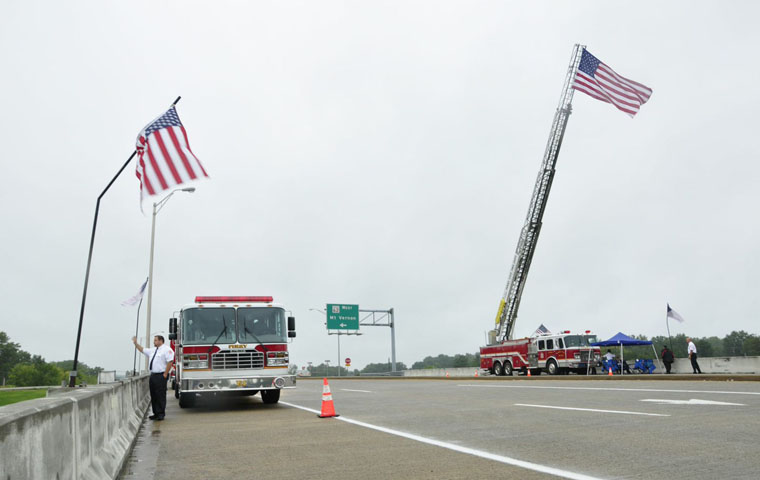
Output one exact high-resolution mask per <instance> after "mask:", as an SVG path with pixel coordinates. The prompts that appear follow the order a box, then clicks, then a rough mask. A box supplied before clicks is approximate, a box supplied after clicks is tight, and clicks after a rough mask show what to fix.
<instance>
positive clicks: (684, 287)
mask: <svg viewBox="0 0 760 480" xmlns="http://www.w3.org/2000/svg"><path fill="white" fill-rule="evenodd" d="M758 10H759V8H758V5H757V3H755V2H718V1H714V2H694V1H678V2H676V1H673V2H635V3H630V2H628V3H617V2H616V3H614V4H606V3H602V2H572V3H570V2H540V3H535V2H478V1H470V2H446V1H439V0H436V1H425V2H423V1H408V2H348V1H347V2H224V1H219V2H214V3H213V6H212V5H211V3H208V2H185V1H183V2H180V1H164V2H149V1H136V2H100V1H88V2H84V1H76V2H53V1H48V2H30V1H26V0H11V1H5V2H3V4H2V6H1V7H0V64H1V65H2V71H3V74H2V76H0V112H2V114H0V136H1V137H0V138H1V139H2V144H3V152H2V160H0V161H2V173H3V175H2V188H1V189H0V200H1V202H0V205H2V206H1V207H0V220H2V224H3V228H2V230H0V241H1V242H2V243H1V244H2V253H0V255H1V256H0V261H1V262H2V271H0V289H1V290H0V291H1V292H2V299H3V305H4V306H5V312H4V314H3V315H2V316H0V330H3V331H6V332H7V333H8V334H9V335H10V336H11V338H12V339H13V340H14V341H17V342H20V343H21V344H22V346H23V348H25V349H26V350H28V351H31V352H33V353H39V354H42V355H43V356H44V357H46V358H47V359H48V360H62V359H67V358H72V357H73V350H74V343H75V339H76V326H77V321H78V317H79V306H80V301H81V294H82V283H83V280H84V273H85V266H86V258H87V249H88V242H89V236H90V229H91V226H92V215H93V211H94V208H95V200H96V198H97V196H98V194H99V193H100V192H101V190H102V189H103V188H104V187H105V184H106V183H107V182H108V181H109V180H110V179H111V177H112V176H113V175H114V174H115V173H116V171H117V170H118V168H119V167H120V166H121V164H122V163H123V162H124V161H125V160H126V159H127V157H128V156H129V155H130V153H131V152H132V150H133V148H134V139H135V136H136V135H137V133H138V132H139V130H140V129H141V128H142V127H143V126H144V125H145V124H146V123H147V122H149V121H150V120H151V119H152V118H154V117H155V116H156V115H158V114H160V113H161V112H162V111H163V110H164V109H165V108H166V107H167V106H168V105H169V104H170V103H171V101H172V100H174V98H175V97H176V96H177V95H182V97H183V98H182V101H181V102H180V104H179V105H178V111H179V114H180V117H181V118H182V120H183V122H184V124H185V126H186V128H187V131H188V134H189V138H190V143H191V145H192V147H193V150H194V152H195V153H196V155H197V156H198V157H199V158H200V159H201V161H202V162H203V164H204V166H205V167H206V170H207V171H208V172H209V174H210V175H211V177H212V178H211V180H209V181H207V182H204V183H202V184H199V185H198V190H197V192H196V193H194V194H192V195H187V194H183V195H175V197H174V198H172V200H171V202H170V203H169V204H168V205H167V206H166V208H165V209H164V210H163V211H162V212H161V213H160V215H159V216H158V226H157V245H156V261H155V275H154V276H155V287H154V320H153V322H154V325H156V326H157V328H156V329H157V330H165V329H166V323H167V322H166V319H168V318H169V317H170V316H171V315H172V312H173V311H175V310H177V309H178V308H179V307H180V306H181V305H183V304H186V303H189V302H191V301H192V300H193V298H194V297H195V295H233V294H237V295H262V294H271V295H273V296H274V297H275V299H276V300H277V301H280V302H282V303H284V304H286V305H287V306H288V307H289V308H290V309H291V310H292V311H293V313H294V314H295V316H296V317H297V321H298V338H297V339H296V342H295V343H294V344H293V346H292V360H293V361H294V362H295V363H297V364H299V365H303V364H305V363H306V362H307V361H313V362H317V363H318V362H321V361H323V360H325V359H328V358H329V359H331V361H332V362H333V364H334V363H335V361H336V360H337V352H336V348H335V347H336V337H334V336H332V337H328V336H327V334H326V332H325V328H324V326H323V319H322V318H321V317H320V316H319V315H317V314H315V313H314V312H310V311H309V310H308V309H309V307H320V306H323V305H324V304H325V303H327V302H344V303H358V304H359V305H360V306H361V307H362V308H388V307H394V308H395V309H396V313H397V317H396V318H397V332H396V340H397V357H398V360H400V361H404V362H406V363H407V364H410V363H412V362H414V361H416V360H420V359H422V358H423V357H424V356H426V355H435V354H438V353H448V354H454V353H464V352H475V351H476V350H477V349H478V347H479V346H480V345H481V344H482V343H483V342H484V332H485V331H486V330H487V329H489V328H491V327H492V324H493V318H494V316H495V313H496V309H497V306H498V301H499V298H500V296H501V294H502V290H503V288H504V285H505V283H506V279H507V274H508V272H509V268H510V265H511V261H512V256H513V253H514V249H515V246H516V243H517V238H518V234H519V230H520V228H521V227H522V224H523V220H524V216H525V213H526V211H527V207H528V201H529V197H530V194H531V191H532V189H533V183H534V180H535V175H536V173H537V171H538V168H539V165H540V161H541V156H542V154H543V150H544V145H545V142H546V139H547V137H548V135H549V128H550V124H551V120H552V116H553V114H554V109H555V106H556V104H557V101H558V99H559V96H560V93H561V87H562V81H563V76H564V73H565V69H566V67H567V64H568V61H569V59H570V53H571V50H572V46H573V44H574V43H583V44H586V45H587V46H588V49H589V51H591V52H592V53H594V54H595V55H596V56H598V57H599V58H600V59H601V60H602V61H604V62H605V63H607V64H609V65H611V66H612V67H613V68H614V69H616V70H617V71H618V73H621V74H623V75H625V76H628V77H629V78H632V79H634V80H637V81H639V82H642V83H644V84H646V85H648V86H650V87H652V88H653V89H654V95H653V96H652V99H651V100H650V102H649V103H648V104H646V105H645V106H644V107H643V108H642V110H641V113H640V114H639V115H638V116H637V118H635V119H634V120H631V119H630V118H628V117H627V116H626V115H625V114H623V113H621V112H619V111H617V110H615V109H614V108H613V107H611V106H609V105H607V104H603V103H601V102H598V101H596V100H593V99H591V98H590V97H588V96H585V95H583V94H576V96H575V100H574V102H573V105H574V113H573V115H572V116H571V118H570V122H569V125H568V129H567V133H566V136H565V141H564V144H563V148H562V152H561V154H560V157H559V160H558V165H557V166H558V171H557V174H556V177H555V182H554V188H553V190H552V193H551V197H550V199H549V202H548V207H547V210H546V214H545V216H544V228H543V230H542V236H541V238H540V240H539V243H538V248H537V251H536V256H535V258H534V261H533V267H532V269H531V272H530V276H529V278H528V283H527V287H526V289H525V294H524V296H523V301H522V306H521V310H520V314H519V318H518V322H517V325H516V329H515V334H516V335H526V334H529V333H531V332H532V331H533V330H534V329H535V328H536V327H537V326H538V324H540V323H544V324H546V325H547V326H548V327H549V328H550V329H552V330H559V329H571V330H584V329H587V328H588V329H592V330H594V331H595V332H596V333H598V334H600V335H601V336H603V337H608V336H611V335H613V334H615V333H616V332H618V331H620V330H622V331H624V332H626V333H631V334H634V333H644V334H647V335H662V334H666V330H665V303H666V302H667V301H669V302H670V304H671V305H672V306H673V307H674V308H675V309H676V310H678V311H679V312H680V313H681V314H682V315H683V316H684V317H685V318H686V323H684V324H683V325H674V326H672V330H673V333H680V332H684V333H687V334H691V335H694V336H709V335H719V336H722V335H725V334H726V333H728V332H730V331H731V330H735V329H744V330H748V331H752V332H754V333H758V329H757V321H758V318H757V312H758V310H759V309H760V302H759V301H758V296H757V293H756V292H757V286H758V284H760V273H759V272H760V259H759V258H758V247H757V245H758V244H759V243H760V228H758V220H757V214H756V210H757V206H758V203H759V200H760V192H759V191H758V184H759V180H760V165H759V164H758V153H760V149H759V148H758V143H757V141H756V139H755V136H756V129H757V109H758V106H760V90H759V89H758V88H757V81H758V78H760V75H758V66H757V65H756V64H757V62H756V60H757V47H758V45H759V44H760V30H758V29H757V28H756V20H757V18H758V13H759V12H758ZM149 240H150V216H143V215H142V214H141V213H140V210H139V208H138V182H137V179H136V178H135V176H134V164H132V165H130V167H129V168H128V170H127V171H126V172H125V173H124V174H123V175H122V177H121V178H119V180H118V181H117V183H116V184H114V186H113V187H112V189H111V190H110V191H109V192H108V194H107V195H106V196H105V197H104V199H103V201H102V202H101V211H100V220H99V227H98V232H97V238H96V243H95V254H94V258H93V266H92V272H91V277H90V289H89V293H88V303H87V310H86V315H85V323H84V329H83V333H82V347H81V354H80V359H81V360H82V361H84V362H86V363H88V364H96V365H101V366H103V367H105V368H109V369H118V370H125V369H127V368H130V366H131V362H132V351H133V350H132V347H131V344H130V342H129V339H130V337H131V335H132V333H133V331H134V316H135V310H134V308H125V307H121V306H120V302H121V301H122V300H124V299H125V298H127V297H129V296H131V295H133V294H134V293H135V291H136V289H137V288H138V287H139V285H140V284H141V283H142V281H143V280H144V278H145V277H146V275H147V269H148V251H149ZM143 308H144V306H143ZM141 331H143V329H142V328H141ZM365 333H366V335H363V336H361V337H351V338H345V337H344V339H343V340H342V342H341V343H342V352H341V353H342V356H343V357H345V356H350V357H352V358H353V360H354V364H355V365H356V366H359V367H362V366H363V365H365V364H366V363H369V362H380V361H386V360H387V358H388V357H389V356H390V332H389V329H387V328H374V329H367V331H366V332H365Z"/></svg>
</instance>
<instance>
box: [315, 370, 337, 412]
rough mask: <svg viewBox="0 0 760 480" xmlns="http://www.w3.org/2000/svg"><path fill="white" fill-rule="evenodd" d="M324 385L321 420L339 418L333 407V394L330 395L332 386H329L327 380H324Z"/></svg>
mask: <svg viewBox="0 0 760 480" xmlns="http://www.w3.org/2000/svg"><path fill="white" fill-rule="evenodd" d="M324 381H325V382H324V384H323V385H322V413H320V414H319V415H318V417H319V418H329V417H339V416H340V415H338V414H337V413H335V406H334V405H333V399H332V393H330V385H328V384H327V379H326V378H325V379H324Z"/></svg>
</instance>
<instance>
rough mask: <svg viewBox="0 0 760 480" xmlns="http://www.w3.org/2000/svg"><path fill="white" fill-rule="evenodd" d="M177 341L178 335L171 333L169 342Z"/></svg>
mask: <svg viewBox="0 0 760 480" xmlns="http://www.w3.org/2000/svg"><path fill="white" fill-rule="evenodd" d="M176 339H177V334H176V333H170V334H169V340H176Z"/></svg>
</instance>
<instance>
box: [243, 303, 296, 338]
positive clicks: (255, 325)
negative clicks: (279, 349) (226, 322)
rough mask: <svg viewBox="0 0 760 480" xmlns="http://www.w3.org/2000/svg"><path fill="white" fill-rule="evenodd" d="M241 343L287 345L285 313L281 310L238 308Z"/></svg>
mask: <svg viewBox="0 0 760 480" xmlns="http://www.w3.org/2000/svg"><path fill="white" fill-rule="evenodd" d="M237 315H238V316H237V319H238V335H239V338H240V343H249V342H256V343H259V342H261V343H285V342H287V341H288V339H287V333H286V332H287V331H286V329H285V312H284V311H283V310H282V309H281V308H271V307H261V308H238V311H237Z"/></svg>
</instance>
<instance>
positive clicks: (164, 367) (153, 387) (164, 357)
mask: <svg viewBox="0 0 760 480" xmlns="http://www.w3.org/2000/svg"><path fill="white" fill-rule="evenodd" d="M132 343H134V344H135V348H137V349H138V350H139V351H140V353H142V354H143V355H145V356H146V357H148V358H149V359H150V363H149V365H148V368H149V369H150V380H149V383H148V386H149V387H150V403H151V406H152V407H153V415H151V416H150V417H148V418H150V419H151V420H163V419H164V415H165V414H166V379H167V378H169V372H170V371H171V369H172V362H173V361H174V350H172V349H171V347H169V346H168V345H164V337H162V336H161V335H156V336H155V337H153V348H143V347H142V345H140V344H139V343H137V337H132Z"/></svg>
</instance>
